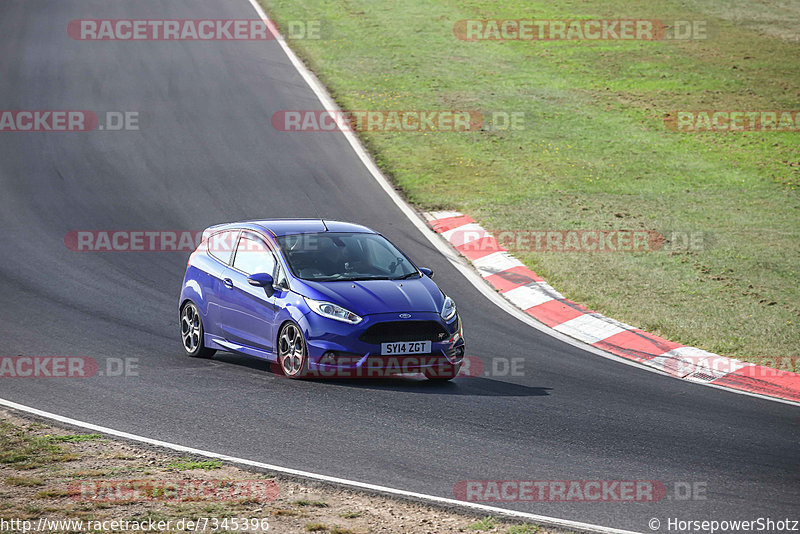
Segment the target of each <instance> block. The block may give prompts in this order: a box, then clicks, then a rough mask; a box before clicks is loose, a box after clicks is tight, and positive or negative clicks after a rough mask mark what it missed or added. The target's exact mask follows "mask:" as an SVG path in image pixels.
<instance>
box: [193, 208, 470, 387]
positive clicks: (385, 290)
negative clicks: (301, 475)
mask: <svg viewBox="0 0 800 534" xmlns="http://www.w3.org/2000/svg"><path fill="white" fill-rule="evenodd" d="M432 276H433V272H432V271H431V270H430V269H426V268H424V267H419V268H418V267H417V266H416V265H415V264H414V263H413V262H412V261H411V260H410V259H409V258H408V256H406V255H405V254H403V253H402V252H401V251H400V250H399V249H398V248H397V247H395V246H394V245H393V244H392V243H391V242H390V241H389V240H387V239H386V238H385V237H383V236H382V235H380V234H379V233H377V232H375V231H373V230H370V229H369V228H366V227H364V226H360V225H356V224H351V223H345V222H339V221H327V220H321V219H273V220H262V221H248V222H241V223H230V224H222V225H218V226H212V227H211V228H208V229H207V230H206V231H205V232H204V233H203V240H202V242H201V243H200V245H199V246H198V247H197V250H195V251H194V252H193V253H192V255H191V257H190V258H189V263H188V265H187V267H186V275H185V276H184V279H183V289H182V291H181V298H180V308H179V311H180V330H181V341H182V342H183V348H184V350H185V351H186V353H187V354H188V355H189V356H195V357H206V358H207V357H210V356H212V355H213V354H214V353H215V352H216V351H217V350H223V351H233V352H238V353H242V354H247V355H250V356H255V357H258V358H263V359H266V360H268V361H270V362H274V363H276V364H277V365H278V367H279V368H280V370H281V371H282V372H283V374H285V375H286V376H288V377H290V378H301V377H309V376H320V377H382V376H389V375H397V374H406V373H423V374H424V375H425V376H426V377H428V378H430V379H433V380H449V379H451V378H453V377H455V376H456V375H457V374H458V371H459V369H460V367H461V363H462V361H463V358H464V339H463V336H462V329H461V321H460V319H459V317H458V312H457V311H456V305H455V303H454V302H453V300H452V299H451V298H450V297H448V296H447V295H445V294H444V293H443V292H442V291H441V290H440V289H439V287H438V286H437V285H436V283H434V282H433V280H431V277H432Z"/></svg>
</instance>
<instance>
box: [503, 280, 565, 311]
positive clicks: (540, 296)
mask: <svg viewBox="0 0 800 534" xmlns="http://www.w3.org/2000/svg"><path fill="white" fill-rule="evenodd" d="M542 285H543V282H532V283H530V284H528V285H525V286H520V287H515V288H514V289H509V290H508V291H506V292H505V293H503V295H504V296H505V297H506V298H507V299H508V300H510V301H511V302H513V303H514V304H515V305H517V306H519V307H520V308H521V309H523V310H527V309H528V308H533V307H534V306H538V305H539V304H544V303H545V302H549V301H551V300H554V299H556V298H559V297H556V296H555V295H553V294H552V293H550V292H549V291H548V290H547V288H545V287H542ZM548 287H549V286H548Z"/></svg>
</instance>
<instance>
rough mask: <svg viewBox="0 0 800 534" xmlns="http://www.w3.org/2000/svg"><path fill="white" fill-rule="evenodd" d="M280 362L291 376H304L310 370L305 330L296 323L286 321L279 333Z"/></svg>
mask: <svg viewBox="0 0 800 534" xmlns="http://www.w3.org/2000/svg"><path fill="white" fill-rule="evenodd" d="M278 363H279V364H280V366H281V371H283V374H284V375H286V376H287V377H289V378H302V377H304V376H305V375H306V373H307V371H308V350H307V348H306V340H305V338H304V337H303V332H301V331H300V327H299V326H297V325H296V324H295V323H286V324H284V325H283V326H282V327H281V332H280V334H279V335H278Z"/></svg>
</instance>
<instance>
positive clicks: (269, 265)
mask: <svg viewBox="0 0 800 534" xmlns="http://www.w3.org/2000/svg"><path fill="white" fill-rule="evenodd" d="M233 267H234V268H235V269H239V270H240V271H242V272H243V273H245V274H254V273H267V274H271V275H273V276H275V256H273V255H272V252H271V251H270V249H269V247H267V245H266V243H264V242H263V241H262V240H261V239H259V238H257V237H255V236H253V235H251V234H242V237H241V238H239V246H238V247H236V256H235V257H234V259H233Z"/></svg>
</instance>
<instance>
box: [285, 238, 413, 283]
mask: <svg viewBox="0 0 800 534" xmlns="http://www.w3.org/2000/svg"><path fill="white" fill-rule="evenodd" d="M277 240H278V244H279V245H280V247H281V250H282V251H283V254H284V257H285V258H286V261H287V263H288V264H289V268H290V269H291V270H292V272H293V273H294V275H295V276H297V277H298V278H302V279H304V280H310V281H314V282H332V281H338V280H341V281H353V280H402V279H405V278H416V277H419V276H420V274H419V271H417V269H416V267H414V266H413V265H412V264H411V261H410V260H409V259H408V258H407V257H406V256H405V255H404V254H403V253H402V252H400V251H399V250H397V247H395V246H394V245H392V244H391V243H390V242H389V241H388V240H387V239H386V238H384V237H382V236H380V235H378V234H364V233H345V232H321V233H316V234H293V235H285V236H281V237H278V238H277Z"/></svg>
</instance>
